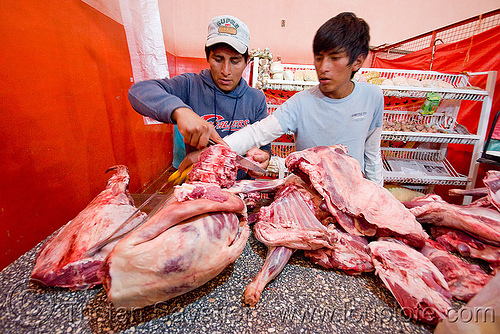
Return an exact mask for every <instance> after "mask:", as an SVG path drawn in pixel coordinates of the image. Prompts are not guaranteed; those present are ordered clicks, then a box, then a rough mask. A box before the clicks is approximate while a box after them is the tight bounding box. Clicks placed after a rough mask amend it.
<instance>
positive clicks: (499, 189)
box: [483, 170, 500, 210]
mask: <svg viewBox="0 0 500 334" xmlns="http://www.w3.org/2000/svg"><path fill="white" fill-rule="evenodd" d="M483 182H484V184H485V185H486V187H488V189H489V192H488V198H489V200H490V202H491V204H493V205H494V206H495V207H496V208H497V210H500V171H496V170H490V171H487V172H486V176H485V177H484V179H483Z"/></svg>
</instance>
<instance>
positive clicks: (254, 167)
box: [208, 139, 266, 174]
mask: <svg viewBox="0 0 500 334" xmlns="http://www.w3.org/2000/svg"><path fill="white" fill-rule="evenodd" d="M208 144H209V146H211V145H216V144H217V143H216V142H214V141H213V140H212V139H209V140H208ZM236 162H237V163H239V164H240V165H241V166H242V167H243V168H246V169H249V170H251V171H254V172H256V173H261V174H265V173H266V170H265V169H264V168H262V167H260V166H259V165H257V164H256V163H254V162H252V161H250V160H248V159H247V158H245V157H242V156H241V155H239V154H236Z"/></svg>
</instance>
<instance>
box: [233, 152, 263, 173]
mask: <svg viewBox="0 0 500 334" xmlns="http://www.w3.org/2000/svg"><path fill="white" fill-rule="evenodd" d="M236 162H237V163H239V164H240V165H241V166H242V167H244V168H246V169H249V170H251V171H254V172H257V173H262V174H266V170H265V169H264V168H262V167H260V166H259V165H257V164H256V163H254V162H252V161H250V160H248V159H247V158H245V157H242V156H241V155H239V154H237V155H236Z"/></svg>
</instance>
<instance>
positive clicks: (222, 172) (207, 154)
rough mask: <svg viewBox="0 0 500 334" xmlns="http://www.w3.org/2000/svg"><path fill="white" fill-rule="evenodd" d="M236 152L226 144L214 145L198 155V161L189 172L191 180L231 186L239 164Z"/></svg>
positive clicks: (224, 186)
mask: <svg viewBox="0 0 500 334" xmlns="http://www.w3.org/2000/svg"><path fill="white" fill-rule="evenodd" d="M236 156H237V154H236V152H234V151H233V150H231V149H230V148H229V147H227V146H224V145H212V146H209V147H208V148H207V149H206V150H205V151H203V152H202V153H201V154H200V156H199V157H198V162H196V163H195V164H194V165H193V168H192V169H191V171H190V172H189V174H188V176H189V180H190V181H201V182H206V183H216V184H218V185H219V186H221V187H222V188H230V187H231V186H232V185H233V184H234V182H235V181H236V174H237V172H238V168H239V165H238V163H237V162H236Z"/></svg>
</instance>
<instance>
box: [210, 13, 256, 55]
mask: <svg viewBox="0 0 500 334" xmlns="http://www.w3.org/2000/svg"><path fill="white" fill-rule="evenodd" d="M217 43H225V44H228V45H230V46H231V47H232V48H233V49H235V50H236V51H238V52H239V53H241V54H245V53H247V52H248V45H249V44H250V30H249V29H248V27H247V25H246V24H245V23H244V22H243V21H241V20H240V19H238V18H236V17H234V16H231V15H220V16H216V17H214V18H212V20H211V21H210V24H209V25H208V35H207V43H206V44H205V46H206V47H210V46H212V45H215V44H217Z"/></svg>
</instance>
